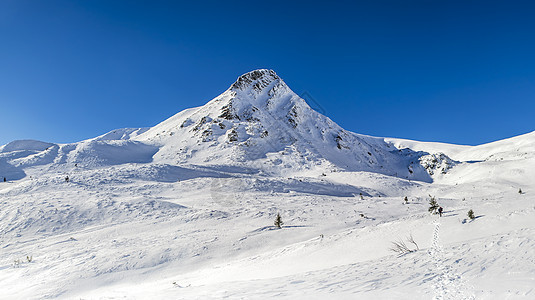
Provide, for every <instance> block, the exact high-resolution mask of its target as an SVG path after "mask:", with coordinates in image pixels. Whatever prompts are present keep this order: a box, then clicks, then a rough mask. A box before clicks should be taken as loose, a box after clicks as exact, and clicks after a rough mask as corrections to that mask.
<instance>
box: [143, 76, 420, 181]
mask: <svg viewBox="0 0 535 300" xmlns="http://www.w3.org/2000/svg"><path fill="white" fill-rule="evenodd" d="M135 139H136V140H139V141H143V142H148V143H156V144H157V145H159V146H160V147H161V148H160V151H159V152H158V153H157V154H156V155H155V157H154V159H155V161H159V162H165V163H177V162H178V163H194V164H214V165H240V166H245V167H252V168H255V169H261V170H263V171H267V172H269V173H275V174H287V173H288V172H290V173H291V172H296V171H297V172H300V170H311V169H314V170H318V172H319V173H320V174H321V173H322V172H324V170H327V169H328V170H331V169H345V170H361V171H373V172H379V173H384V174H388V175H394V176H400V177H406V178H412V179H420V180H427V178H428V176H429V175H428V174H427V173H426V172H425V170H423V168H420V169H419V168H417V167H413V166H410V164H411V163H417V159H418V156H417V155H412V154H411V153H403V154H400V153H397V150H396V149H395V148H393V147H392V146H391V145H389V144H387V143H385V142H384V140H383V139H380V138H373V137H368V136H363V135H358V134H355V133H352V132H349V131H346V130H344V129H343V128H341V127H340V126H338V125H337V124H336V123H335V122H333V121H332V120H331V119H329V118H328V117H326V116H324V115H322V114H320V113H318V112H316V111H314V110H313V109H312V108H311V107H310V106H309V105H308V104H307V103H306V101H305V100H304V99H302V98H301V97H299V96H298V95H297V94H296V93H294V92H293V91H292V90H291V89H290V88H289V87H288V86H287V85H286V84H285V83H284V81H283V80H282V78H280V77H279V76H278V75H277V74H276V73H275V72H274V71H272V70H266V69H261V70H255V71H251V72H248V73H246V74H244V75H242V76H240V77H239V78H238V80H237V81H236V82H235V83H234V84H232V85H231V86H230V88H229V89H227V90H226V91H225V92H223V93H222V94H221V95H219V96H218V97H216V98H214V99H213V100H211V101H209V102H208V103H207V104H205V105H204V106H202V107H198V108H192V109H189V110H187V111H183V112H180V113H178V114H176V115H175V116H173V117H171V118H170V119H168V120H166V121H164V122H162V123H161V124H159V125H157V126H155V127H153V128H152V129H150V130H149V131H147V132H146V133H144V134H141V135H140V136H139V137H137V138H135Z"/></svg>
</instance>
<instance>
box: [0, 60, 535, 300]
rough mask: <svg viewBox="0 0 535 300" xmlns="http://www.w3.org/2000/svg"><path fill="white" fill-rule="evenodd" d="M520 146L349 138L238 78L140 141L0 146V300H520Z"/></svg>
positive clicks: (524, 218) (528, 149) (523, 160)
mask: <svg viewBox="0 0 535 300" xmlns="http://www.w3.org/2000/svg"><path fill="white" fill-rule="evenodd" d="M534 144H535V135H534V133H530V134H526V135H523V136H518V137H515V138H511V139H507V140H503V141H498V142H494V143H489V144H486V145H480V146H475V147H471V146H457V145H447V144H438V143H425V142H416V141H407V140H399V139H388V138H386V139H383V138H375V137H369V136H364V135H359V134H355V133H351V132H348V131H345V130H344V129H342V128H340V127H339V126H338V125H336V124H335V123H334V122H333V121H331V120H330V119H329V118H327V117H325V116H323V115H321V114H319V113H317V112H315V111H313V110H312V109H311V108H310V107H309V106H308V105H307V104H306V102H305V101H304V100H303V99H301V98H300V97H298V96H297V95H296V94H295V93H293V92H292V91H291V90H290V89H289V88H288V86H287V85H286V84H285V83H284V82H283V81H282V79H281V78H279V77H278V76H277V75H276V74H275V73H274V72H273V71H271V70H256V71H253V72H249V73H247V74H244V75H242V76H240V77H239V78H238V80H237V81H236V82H235V83H234V84H233V85H232V86H231V87H230V88H229V89H228V90H227V91H225V92H224V93H223V94H221V95H220V96H218V97H216V98H215V99H213V100H212V101H210V102H208V103H207V104H206V105H205V106H202V107H198V108H192V109H188V110H185V111H183V112H180V113H178V114H177V115H175V116H173V117H171V118H169V119H168V120H166V121H164V122H162V123H160V124H159V125H157V126H155V127H152V128H139V129H120V130H115V131H112V132H110V133H108V134H105V135H102V136H99V137H97V138H94V139H90V140H86V141H81V142H78V143H72V144H54V143H45V142H38V141H15V142H12V143H9V144H7V145H4V146H2V147H0V178H1V177H4V176H5V177H6V178H7V179H8V182H5V183H4V182H0V233H1V235H0V249H1V252H0V253H1V255H0V299H56V298H60V299H221V298H227V299H270V298H275V297H276V298H282V299H325V298H327V299H531V298H534V297H535V288H534V287H535V259H534V257H535V256H534V254H535V253H534V250H533V249H535V221H534V220H535V196H534V194H533V191H534V190H535V180H534V178H535V155H534V153H535V148H534V147H533V146H534ZM66 176H68V177H69V181H66V180H65V177H66ZM519 189H521V191H522V193H519ZM431 196H434V197H436V199H437V201H438V202H439V203H440V205H442V206H443V207H444V208H445V214H444V216H443V217H442V218H440V217H438V216H437V215H432V214H430V213H429V212H428V210H427V208H428V200H429V198H430V197H431ZM405 197H407V201H405V200H404V198H405ZM469 209H473V210H474V212H475V215H476V218H475V219H474V220H469V219H468V217H467V212H468V210H469ZM277 213H280V214H281V215H282V218H283V221H284V225H283V227H282V229H278V228H276V227H275V226H273V220H274V219H275V216H276V215H277ZM411 235H412V236H413V238H414V240H415V241H416V242H417V244H418V250H417V251H414V252H411V253H406V254H404V255H397V254H396V253H394V252H392V251H390V250H389V249H390V248H391V247H392V242H395V241H404V240H406V239H407V238H408V237H409V236H411ZM409 246H411V247H413V248H416V246H413V245H412V244H409Z"/></svg>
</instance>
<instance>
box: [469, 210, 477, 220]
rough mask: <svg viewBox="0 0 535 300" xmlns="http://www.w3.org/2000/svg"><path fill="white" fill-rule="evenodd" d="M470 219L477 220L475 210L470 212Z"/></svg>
mask: <svg viewBox="0 0 535 300" xmlns="http://www.w3.org/2000/svg"><path fill="white" fill-rule="evenodd" d="M468 217H469V218H470V220H473V219H475V218H476V216H475V215H474V211H473V210H469V211H468Z"/></svg>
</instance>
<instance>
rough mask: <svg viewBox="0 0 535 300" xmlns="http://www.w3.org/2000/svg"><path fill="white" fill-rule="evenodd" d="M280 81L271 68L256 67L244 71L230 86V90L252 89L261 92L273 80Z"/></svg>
mask: <svg viewBox="0 0 535 300" xmlns="http://www.w3.org/2000/svg"><path fill="white" fill-rule="evenodd" d="M277 81H279V82H280V81H282V80H281V78H280V77H279V76H278V75H277V73H275V71H273V70H268V69H258V70H254V71H251V72H248V73H245V74H243V75H241V76H240V77H238V79H237V80H236V82H234V83H233V84H232V85H231V86H230V90H232V91H247V90H254V91H256V92H261V91H262V90H263V89H265V88H266V87H268V86H269V85H271V84H272V83H273V82H277Z"/></svg>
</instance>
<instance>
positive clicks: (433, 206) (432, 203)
mask: <svg viewBox="0 0 535 300" xmlns="http://www.w3.org/2000/svg"><path fill="white" fill-rule="evenodd" d="M439 207H440V206H439V205H438V202H437V199H435V197H431V199H429V209H428V210H429V212H430V213H432V214H435V215H436V214H438V208H439Z"/></svg>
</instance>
